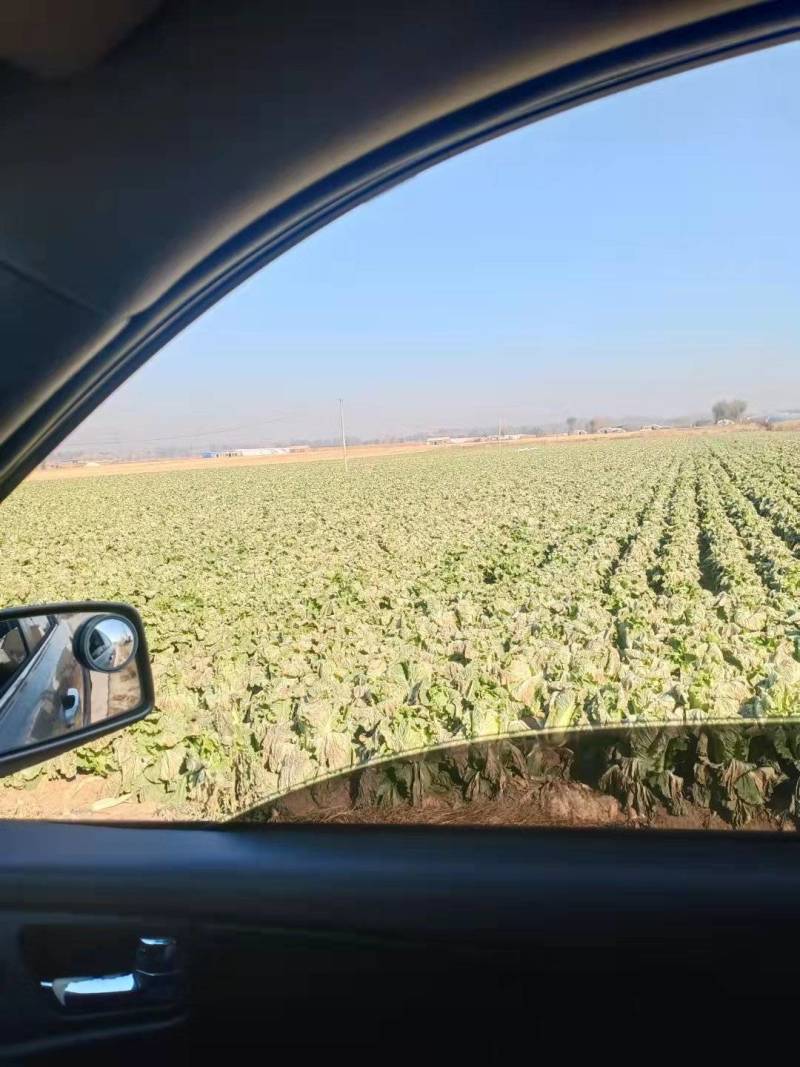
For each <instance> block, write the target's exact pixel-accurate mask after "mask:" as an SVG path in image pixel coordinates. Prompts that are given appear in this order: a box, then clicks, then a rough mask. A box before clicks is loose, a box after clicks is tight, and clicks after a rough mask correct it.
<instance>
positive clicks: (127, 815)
mask: <svg viewBox="0 0 800 1067" xmlns="http://www.w3.org/2000/svg"><path fill="white" fill-rule="evenodd" d="M115 792H116V791H115V789H114V787H113V785H112V783H111V782H109V781H107V780H106V779H105V778H100V777H98V776H97V775H92V774H79V775H78V776H77V777H76V778H74V779H72V781H67V780H66V779H63V778H62V779H54V780H53V781H47V780H41V781H38V780H37V781H36V783H35V785H31V787H30V788H27V789H26V788H20V789H16V788H11V787H10V786H8V787H5V788H3V789H1V790H0V819H55V820H59V821H68V822H87V821H103V822H137V821H140V820H141V821H147V820H150V819H159V820H161V819H169V818H174V817H175V816H174V815H170V813H169V812H168V811H164V812H162V811H160V810H159V808H158V806H157V805H156V804H151V803H146V804H140V803H139V802H138V801H137V800H136V798H135V797H117V796H115Z"/></svg>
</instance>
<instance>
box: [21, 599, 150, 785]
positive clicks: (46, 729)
mask: <svg viewBox="0 0 800 1067" xmlns="http://www.w3.org/2000/svg"><path fill="white" fill-rule="evenodd" d="M153 700H154V698H153V677H152V674H151V672H150V660H149V657H148V654H147V642H146V641H145V636H144V630H143V628H142V620H141V619H140V618H139V614H138V612H136V611H135V610H134V609H133V608H131V607H129V606H128V605H127V604H111V603H105V602H98V603H84V604H37V605H35V606H33V607H25V608H8V609H6V610H4V611H0V775H5V774H10V773H12V772H13V771H18V770H21V769H22V768H24V767H29V766H30V765H31V764H34V763H41V762H42V761H43V760H46V759H50V758H51V757H52V756H57V755H59V754H60V753H61V752H66V751H67V750H68V749H71V748H76V747H77V746H78V745H83V744H85V743H86V742H87V741H91V740H93V739H94V738H96V737H100V736H102V735H103V734H107V733H109V732H110V731H112V730H121V729H122V727H124V726H128V725H129V723H132V722H136V721H137V720H138V719H141V718H143V717H144V716H145V715H147V713H148V712H149V711H151V710H152V707H153Z"/></svg>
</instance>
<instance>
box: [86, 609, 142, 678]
mask: <svg viewBox="0 0 800 1067" xmlns="http://www.w3.org/2000/svg"><path fill="white" fill-rule="evenodd" d="M136 644H137V642H136V630H135V629H134V627H133V624H132V623H130V622H129V621H128V620H127V619H124V618H122V616H121V615H97V616H95V617H94V618H92V619H89V620H88V621H87V622H86V623H84V625H83V627H82V628H81V631H80V635H79V637H78V655H79V657H80V659H81V660H83V662H84V663H85V664H86V666H87V667H88V668H89V669H90V670H93V671H103V672H105V673H108V674H113V673H115V672H116V671H121V670H122V669H123V667H125V666H126V664H128V663H130V661H131V660H132V659H133V657H134V656H135V655H136Z"/></svg>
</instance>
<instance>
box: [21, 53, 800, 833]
mask: <svg viewBox="0 0 800 1067" xmlns="http://www.w3.org/2000/svg"><path fill="white" fill-rule="evenodd" d="M797 59H798V46H797V45H796V44H789V45H784V46H781V47H780V48H776V49H772V50H765V51H760V52H757V53H754V54H751V55H746V56H741V57H738V58H736V59H732V60H728V61H726V62H722V63H717V64H714V65H712V66H708V67H704V68H702V69H697V70H693V71H690V72H687V73H684V74H681V75H678V76H675V77H672V78H669V79H665V80H661V81H658V82H653V83H651V84H648V85H645V86H642V87H639V88H637V89H634V90H630V91H628V92H625V93H620V94H617V95H614V96H610V97H607V98H605V99H602V100H597V101H595V102H593V103H591V104H589V105H586V106H583V107H580V108H576V109H575V110H572V111H568V112H565V113H562V114H560V115H557V116H554V117H552V118H549V119H548V120H546V121H544V122H541V123H539V124H537V125H533V126H531V127H529V128H527V129H524V130H520V131H517V132H515V133H513V134H509V135H508V136H505V137H502V138H498V139H496V140H494V141H492V142H491V143H488V144H486V145H484V146H482V147H480V148H479V149H475V150H474V151H472V152H470V153H467V154H464V155H461V156H458V157H457V158H454V159H451V160H449V161H447V162H445V163H442V164H440V165H438V166H436V167H434V168H432V169H431V170H430V171H428V172H426V173H423V174H421V175H419V176H417V177H416V178H415V179H413V180H412V181H410V182H407V183H406V184H404V185H402V186H400V187H398V188H396V189H394V190H392V191H391V192H390V193H387V194H386V195H384V196H382V197H380V198H377V199H375V200H373V201H371V202H369V203H368V204H365V205H363V206H362V207H360V208H358V209H357V210H355V211H353V212H351V213H350V214H348V215H347V216H345V217H343V218H341V219H340V220H338V221H337V222H335V223H333V224H332V225H330V226H328V227H326V228H325V229H323V230H322V231H320V232H319V233H318V234H316V235H314V236H313V237H311V238H309V239H308V240H306V241H304V242H303V243H302V244H300V245H298V246H297V247H296V248H294V249H293V250H291V251H290V252H288V253H287V254H286V255H284V256H282V257H281V258H280V259H279V260H278V261H276V262H275V263H274V264H272V265H271V266H270V267H268V268H267V269H265V270H264V271H263V272H262V273H260V274H259V275H258V276H256V277H254V278H253V279H251V280H250V281H249V282H247V283H246V284H245V285H243V286H242V287H240V288H239V289H238V290H236V292H234V293H233V294H231V295H230V296H229V297H227V298H226V299H225V300H223V301H222V302H221V303H219V304H218V305H216V306H215V307H214V308H213V309H211V311H209V313H208V314H207V315H206V316H204V317H203V318H202V319H200V320H198V321H197V322H196V323H195V324H194V325H192V326H191V327H190V328H189V329H188V330H186V331H185V332H184V333H183V334H181V335H180V336H179V337H178V338H176V339H175V340H174V341H172V342H171V343H170V344H169V345H168V346H167V347H166V348H165V349H164V351H163V352H162V353H161V354H159V355H158V356H157V358H156V359H154V360H153V361H152V362H150V363H149V364H148V365H147V366H146V367H145V368H143V369H142V370H141V371H140V372H139V373H138V374H137V375H136V376H135V377H134V378H132V379H131V380H130V381H129V382H128V383H127V384H126V385H125V386H124V387H123V388H122V389H120V390H119V392H118V393H117V394H115V395H114V396H113V397H112V398H111V399H109V400H108V401H107V402H106V403H105V404H104V405H103V406H102V407H101V408H100V409H98V411H97V412H95V414H94V415H92V416H91V417H90V418H89V419H88V420H87V421H86V422H85V424H84V425H83V426H81V427H80V428H79V429H78V430H77V431H76V432H75V433H74V434H73V435H72V437H70V438H69V439H68V440H66V441H65V442H64V443H63V444H62V445H61V446H60V447H59V448H58V449H57V450H56V451H55V452H54V453H53V455H52V456H51V457H49V459H48V460H47V462H46V463H45V464H44V465H43V467H42V468H41V469H39V470H37V471H36V472H35V473H34V474H33V475H32V476H31V477H30V479H29V480H28V481H27V483H26V484H25V485H23V486H22V487H21V488H20V489H19V490H18V491H17V492H16V493H15V494H13V496H12V497H11V498H10V500H9V501H7V502H6V503H5V504H4V506H3V522H2V535H3V538H4V540H3V552H2V554H1V555H0V588H2V590H3V597H4V600H5V602H6V603H8V604H13V603H37V602H38V603H43V602H48V601H63V600H69V599H76V600H86V599H89V598H98V599H108V600H119V601H127V602H130V603H131V604H133V605H134V606H135V607H136V608H137V609H138V610H139V611H140V612H141V614H142V617H143V619H144V623H145V626H146V629H147V634H148V643H149V648H150V654H151V658H152V663H153V671H154V677H155V687H156V695H157V703H156V709H155V711H154V713H153V715H152V716H151V717H149V718H148V719H147V720H145V721H143V722H142V723H140V724H138V725H137V726H136V727H134V728H133V729H130V730H126V731H123V732H121V733H119V734H116V735H110V736H108V737H107V738H105V739H102V740H101V741H99V742H96V743H93V744H92V745H88V746H85V747H83V748H81V749H80V750H78V751H77V752H76V753H75V752H73V753H70V754H68V755H67V756H65V757H62V758H60V759H57V760H55V761H52V762H50V763H48V764H45V765H43V766H42V767H40V768H31V769H30V770H29V771H26V772H24V773H23V775H21V776H16V777H14V778H12V779H8V780H6V781H5V783H4V784H3V785H2V787H0V814H6V815H18V816H42V815H44V814H48V812H50V813H52V812H53V811H57V813H58V814H59V816H60V817H64V816H74V817H91V816H92V815H93V814H96V815H97V816H98V817H106V818H108V817H113V818H115V819H116V818H119V819H125V818H131V819H138V820H145V819H162V820H169V819H219V820H222V819H227V818H234V817H243V816H244V814H245V813H248V812H249V813H251V814H252V817H256V818H262V819H269V820H272V819H285V818H311V817H314V818H317V817H319V818H329V819H330V818H333V817H334V816H336V817H338V816H339V815H341V817H344V818H347V819H356V818H362V817H363V818H366V819H373V820H377V819H385V818H390V817H391V818H398V819H403V820H405V821H425V820H426V819H428V820H430V819H439V820H445V821H447V820H454V821H458V820H461V821H470V820H472V821H476V822H479V823H480V822H482V821H483V822H487V821H488V822H497V821H501V822H502V821H510V822H514V821H522V822H526V821H529V822H536V821H537V820H539V821H545V822H547V821H566V822H570V821H572V822H588V823H591V824H597V823H603V824H610V825H637V826H638V825H641V824H642V823H647V824H648V825H671V826H675V825H681V826H687V827H693V828H701V827H708V826H711V827H715V826H716V827H724V826H732V825H744V824H745V823H747V824H748V825H751V826H761V827H764V828H767V827H769V828H775V827H776V826H778V825H781V826H783V825H791V826H794V819H795V812H796V805H797V800H796V798H797V797H798V796H800V778H799V777H798V775H799V773H800V772H798V768H800V613H798V594H800V359H798V356H800V319H798V316H797V307H796V294H797V292H798V291H800V260H799V259H798V256H797V247H798V241H799V240H800V227H799V225H798V215H797V212H796V211H795V210H794V204H795V201H796V189H795V184H796V175H797V174H798V172H800V154H799V153H800V148H799V147H798V145H799V142H798V138H797V136H796V134H797V129H798V125H799V124H800V105H799V104H798V101H799V100H800V93H798V89H799V88H800V84H799V82H800V64H798V62H797ZM123 254H124V250H121V251H120V255H123ZM42 632H43V631H42V630H41V629H40V636H41V633H42ZM8 636H9V640H10V639H11V638H12V636H13V635H11V634H9V635H8ZM345 773H346V775H347V776H346V777H342V774H345ZM47 805H50V806H51V807H50V808H48V807H47Z"/></svg>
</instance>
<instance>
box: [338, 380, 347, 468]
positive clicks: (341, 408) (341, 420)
mask: <svg viewBox="0 0 800 1067" xmlns="http://www.w3.org/2000/svg"><path fill="white" fill-rule="evenodd" d="M339 425H340V426H341V429H342V456H343V457H344V471H345V474H346V473H347V438H346V437H345V434H344V400H343V399H342V398H341V397H339Z"/></svg>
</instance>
